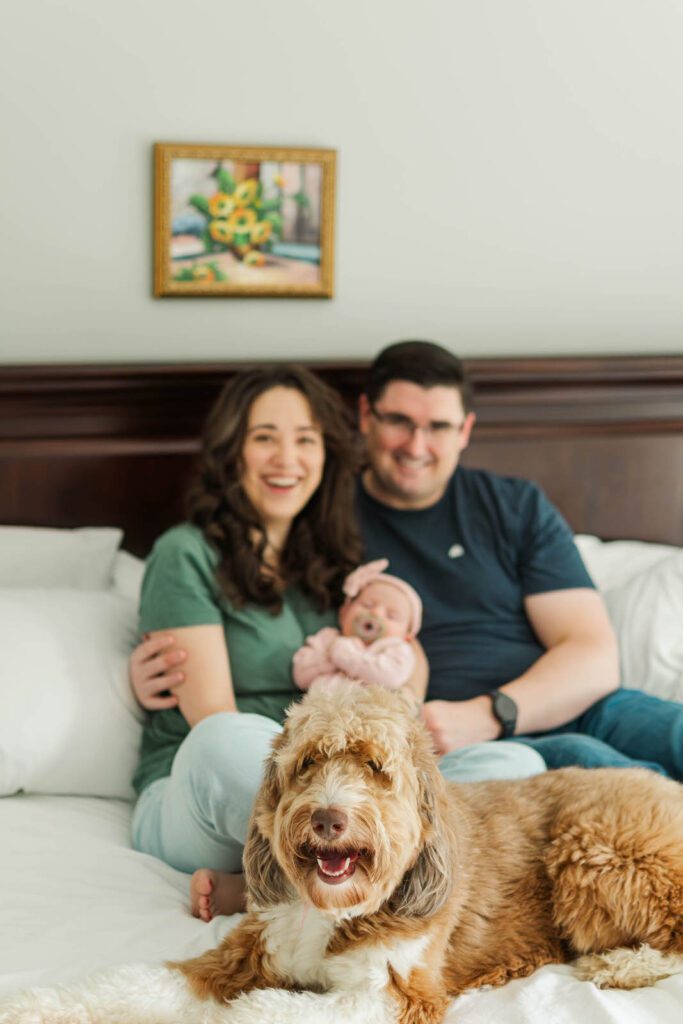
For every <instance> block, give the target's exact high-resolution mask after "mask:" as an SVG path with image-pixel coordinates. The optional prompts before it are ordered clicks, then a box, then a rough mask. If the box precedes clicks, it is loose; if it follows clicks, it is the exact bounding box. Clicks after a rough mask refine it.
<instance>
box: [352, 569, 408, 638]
mask: <svg viewBox="0 0 683 1024" xmlns="http://www.w3.org/2000/svg"><path fill="white" fill-rule="evenodd" d="M410 618H411V607H410V602H409V601H408V598H407V597H406V595H405V594H402V593H401V591H400V590H399V589H398V587H394V586H392V584H391V583H382V582H381V580H376V581H375V582H373V583H368V584H367V586H365V587H363V589H362V590H361V592H360V594H358V596H357V597H355V598H354V599H353V601H349V602H348V603H347V604H345V605H344V606H343V607H342V609H341V611H340V612H339V625H340V627H341V631H342V633H343V634H344V636H358V637H360V639H361V640H364V641H365V642H366V643H371V642H372V641H373V640H378V639H379V638H380V637H382V636H398V637H406V636H407V635H408V627H409V624H410Z"/></svg>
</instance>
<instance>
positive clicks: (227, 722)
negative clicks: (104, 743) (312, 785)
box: [133, 712, 545, 872]
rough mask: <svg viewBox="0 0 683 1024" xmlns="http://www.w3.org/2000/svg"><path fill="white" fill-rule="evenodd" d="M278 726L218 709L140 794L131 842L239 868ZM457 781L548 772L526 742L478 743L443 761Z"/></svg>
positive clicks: (178, 863)
mask: <svg viewBox="0 0 683 1024" xmlns="http://www.w3.org/2000/svg"><path fill="white" fill-rule="evenodd" d="M281 731H282V729H281V726H279V725H278V724H277V723H276V722H273V721H272V720H271V719H270V718H264V717H262V716H261V715H249V714H240V715H233V714H229V713H227V712H221V713H219V714H216V715H211V716H210V717H209V718H205V719H204V720H203V721H201V722H199V724H198V725H196V726H195V727H194V729H192V731H191V732H190V734H189V735H188V736H187V737H186V738H185V740H183V742H182V744H181V746H180V748H179V750H178V753H177V754H176V756H175V760H174V761H173V768H172V770H171V774H170V775H169V776H168V777H167V778H164V779H157V781H156V782H153V783H151V785H149V786H148V787H147V788H146V789H145V790H144V791H143V793H142V795H141V796H140V799H139V800H138V802H137V805H136V807H135V811H134V814H133V845H134V846H135V848H136V849H137V850H141V851H142V852H143V853H150V854H152V855H153V856H155V857H159V858H160V859H161V860H163V861H165V862H166V863H167V864H170V865H172V867H174V868H178V869H179V870H180V871H187V872H191V871H195V870H196V869H197V868H201V867H204V868H214V869H216V870H219V871H231V872H236V871H241V870H242V850H243V847H244V843H245V840H246V836H247V827H248V824H249V817H250V815H251V809H252V806H253V803H254V798H255V796H256V792H257V790H258V788H259V785H260V783H261V775H262V770H263V763H264V761H265V759H266V757H267V756H268V754H269V752H270V747H271V744H272V741H273V739H274V738H275V736H277V735H278V734H279V733H280V732H281ZM439 767H440V769H441V772H442V774H443V775H444V777H445V778H447V779H449V780H451V781H454V782H480V781H482V780H485V779H521V778H525V777H527V776H529V775H538V774H539V773H540V772H542V771H545V764H544V761H543V758H542V757H541V756H540V754H537V753H536V751H535V750H532V749H531V748H530V747H528V746H525V745H523V744H517V743H479V744H476V745H474V746H471V747H465V748H463V749H462V750H458V751H454V752H453V753H452V754H447V755H446V756H445V757H443V758H441V762H440V764H439Z"/></svg>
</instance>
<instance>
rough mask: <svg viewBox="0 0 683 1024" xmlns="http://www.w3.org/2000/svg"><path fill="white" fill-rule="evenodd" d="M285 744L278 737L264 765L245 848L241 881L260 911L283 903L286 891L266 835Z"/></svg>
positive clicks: (277, 795)
mask: <svg viewBox="0 0 683 1024" xmlns="http://www.w3.org/2000/svg"><path fill="white" fill-rule="evenodd" d="M283 743H284V737H283V736H279V737H278V738H277V739H276V740H275V741H274V742H273V750H272V753H271V755H270V757H269V758H268V760H267V761H266V764H265V769H264V775H263V781H262V783H261V788H260V790H259V792H258V796H257V798H256V803H255V805H254V812H253V814H252V816H251V821H250V823H249V832H248V835H247V842H246V845H245V847H244V877H245V881H246V883H247V892H248V894H249V899H250V902H253V903H254V904H256V905H257V906H259V907H264V906H269V905H273V904H275V903H282V902H284V901H285V900H286V899H287V894H288V892H289V887H288V884H287V881H286V879H285V876H284V874H283V872H282V869H281V867H280V865H279V864H278V862H277V861H276V860H275V857H274V856H273V850H272V847H271V844H270V839H269V835H270V834H271V832H272V825H273V815H274V812H275V810H276V808H277V805H278V803H279V800H280V796H281V787H280V774H279V771H278V766H277V761H276V753H277V751H278V750H279V749H280V747H281V746H282V745H283Z"/></svg>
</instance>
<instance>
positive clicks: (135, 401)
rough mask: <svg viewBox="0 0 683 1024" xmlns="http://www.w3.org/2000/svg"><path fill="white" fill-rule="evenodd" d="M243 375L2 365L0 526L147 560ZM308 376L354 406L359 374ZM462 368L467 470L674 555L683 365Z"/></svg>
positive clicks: (481, 362) (204, 369)
mask: <svg viewBox="0 0 683 1024" xmlns="http://www.w3.org/2000/svg"><path fill="white" fill-rule="evenodd" d="M245 365H248V364H246V363H182V364H181V363H178V364H164V365H160V364H153V365H148V364H88V365H70V364H58V365H49V364H41V365H21V366H18V365H14V366H4V367H0V522H6V523H16V522H27V523H33V524H35V525H64V526H66V525H83V524H86V523H88V524H95V523H98V522H110V523H114V524H118V525H122V526H124V528H125V529H126V530H127V532H128V536H129V546H130V547H131V549H132V550H136V551H143V550H145V549H146V547H147V546H148V544H149V541H150V539H151V538H152V537H153V536H154V535H155V534H156V533H158V532H159V530H160V529H162V528H163V527H164V525H167V524H168V523H169V522H173V521H174V520H175V519H177V518H178V516H179V515H180V514H181V512H180V499H179V493H180V491H181V489H182V485H183V483H184V480H185V478H186V476H187V472H188V469H189V465H190V463H191V460H192V455H193V453H194V452H195V451H196V449H197V438H198V435H199V432H200V429H201V424H202V421H203V419H204V417H205V415H206V412H207V411H208V409H209V407H210V406H211V403H212V402H213V400H214V399H215V397H216V395H217V394H218V392H219V390H220V388H221V387H222V385H223V383H224V382H225V381H226V379H228V378H229V377H230V376H231V375H232V374H234V373H235V372H236V371H238V370H239V369H241V368H243V367H244V366H245ZM307 365H309V366H311V367H312V368H313V369H315V370H317V371H318V372H319V373H320V374H321V376H323V377H324V378H325V379H326V380H327V381H328V382H330V383H331V384H333V385H334V386H336V387H337V388H338V389H339V391H340V392H341V394H342V395H343V397H344V399H345V400H346V401H347V403H348V404H349V406H353V405H355V401H356V398H357V395H358V394H359V392H360V391H361V390H362V388H363V384H364V380H365V374H366V372H367V363H366V362H360V361H356V362H339V361H336V362H313V363H308V364H307ZM466 366H467V369H468V371H469V373H470V376H471V378H472V380H473V382H474V385H475V408H476V410H477V415H478V426H477V431H476V437H475V444H474V445H473V449H472V450H471V451H470V452H468V453H467V454H466V461H467V462H469V464H478V465H483V466H484V467H486V468H490V469H494V470H497V471H501V472H511V473H515V474H521V475H527V476H531V477H533V478H535V479H538V480H539V482H541V483H542V485H543V486H544V487H545V488H546V490H548V493H549V494H550V495H551V497H552V498H553V500H555V501H556V502H557V503H558V504H559V506H560V508H562V510H563V511H564V512H565V514H566V515H567V517H568V518H569V520H570V522H571V523H572V525H573V526H574V527H575V529H577V530H579V531H583V532H596V533H600V534H601V535H603V536H640V537H642V538H643V539H652V540H667V541H669V542H671V543H678V544H683V355H681V356H679V355H656V356H627V357H608V356H602V357H597V358H589V357H581V358H566V357H553V358H548V359H543V358H525V359H471V360H466ZM619 491H620V492H621V494H620V498H621V499H623V501H622V502H621V503H622V505H624V507H625V511H624V509H619V508H618V507H617V504H615V506H614V508H612V507H610V502H612V503H614V497H615V494H616V492H619ZM641 491H642V492H643V493H642V494H641V493H640V492H641ZM647 502H649V504H650V506H651V508H654V513H653V512H652V511H648V508H647ZM143 520H144V521H143ZM635 531H638V532H637V533H636V532H635Z"/></svg>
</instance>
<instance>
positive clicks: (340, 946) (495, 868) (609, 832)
mask: <svg viewBox="0 0 683 1024" xmlns="http://www.w3.org/2000/svg"><path fill="white" fill-rule="evenodd" d="M245 872H246V879H247V885H248V892H249V908H250V909H249V913H248V914H247V916H246V917H245V918H244V919H243V921H242V923H241V924H240V925H238V927H237V928H235V930H234V931H232V932H231V933H230V934H229V935H228V936H227V937H226V938H225V939H224V941H223V943H222V944H221V945H220V946H219V947H218V948H217V949H214V950H212V951H210V952H208V953H205V954H204V955H203V956H200V957H198V958H196V959H193V960H189V961H186V962H184V963H178V964H172V965H171V966H172V967H173V968H175V969H177V970H180V971H181V972H183V974H184V975H185V977H186V978H187V979H188V981H189V984H190V986H191V987H192V989H193V991H194V993H195V994H196V995H198V996H199V997H201V998H210V997H212V998H213V999H215V1000H218V1001H219V1002H221V1003H225V1002H226V1001H230V1000H233V999H235V998H236V997H237V996H238V995H239V994H240V993H244V992H249V991H251V990H253V989H264V988H270V987H275V988H288V989H295V990H301V989H307V990H312V991H317V992H321V991H329V990H334V989H339V988H348V989H354V988H355V989H357V990H358V989H364V990H366V991H367V992H368V994H370V993H371V992H377V991H381V992H382V993H383V999H384V1000H385V1004H386V1009H387V1016H388V1017H391V1018H392V1019H394V1020H397V1021H399V1022H400V1024H436V1022H438V1021H441V1020H442V1019H443V1016H444V1014H445V1012H446V1009H447V1006H448V1003H449V1001H450V999H451V998H452V997H453V996H456V995H458V994H459V993H461V992H463V991H464V990H465V989H468V988H472V987H476V986H481V985H498V984H502V983H503V982H506V981H507V980H509V979H511V978H519V977H522V976H525V975H528V974H530V973H531V972H532V971H534V970H535V969H536V968H537V967H540V966H541V965H542V964H548V963H554V962H565V961H568V960H571V959H574V958H575V957H577V956H581V955H583V956H582V959H581V960H580V961H579V969H580V971H581V972H582V976H583V977H586V978H592V980H594V981H596V983H598V984H603V985H607V984H609V985H612V986H614V987H622V988H633V987H637V986H641V985H647V984H652V983H654V981H655V980H657V978H661V977H665V976H667V975H669V974H672V973H675V972H677V971H678V970H681V969H682V968H683V961H682V960H681V959H679V955H680V954H683V787H681V786H680V785H679V784H678V783H676V782H673V781H670V780H668V779H664V778H662V777H660V776H658V775H656V774H654V773H651V772H649V771H646V770H644V769H592V770H584V769H581V768H567V769H562V770H559V771H553V772H548V773H547V774H545V775H539V776H536V777H535V778H531V779H527V780H524V781H517V782H488V783H470V784H468V785H458V784H455V783H446V782H444V780H443V778H442V777H441V775H440V774H439V771H438V768H437V764H436V759H435V757H434V755H433V753H432V750H431V745H430V740H429V737H428V734H427V732H426V730H425V729H424V727H423V725H422V724H421V722H420V720H419V719H416V718H415V716H414V713H413V712H412V710H411V708H410V706H409V704H408V702H407V701H404V700H403V698H401V697H400V696H397V695H396V694H395V693H389V692H387V691H386V690H380V689H375V688H364V687H354V688H348V687H345V688H341V689H339V690H337V691H336V692H332V693H330V692H322V693H312V694H310V695H309V696H308V697H307V699H306V700H305V701H303V702H302V703H301V704H298V705H295V706H294V707H293V708H292V709H291V710H290V712H289V716H288V719H287V724H286V726H285V730H284V733H283V734H282V736H281V737H279V739H278V740H277V741H276V742H275V745H274V748H273V753H272V756H271V758H270V760H269V762H268V765H267V769H266V775H265V780H264V782H263V785H262V788H261V791H260V794H259V797H258V800H257V804H256V807H255V810H254V814H253V817H252V822H251V828H250V835H249V839H248V842H247V847H246V850H245ZM586 954H591V955H590V956H586Z"/></svg>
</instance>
